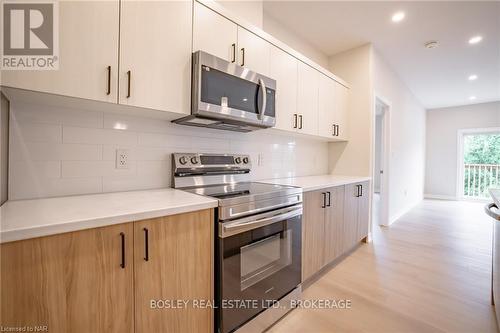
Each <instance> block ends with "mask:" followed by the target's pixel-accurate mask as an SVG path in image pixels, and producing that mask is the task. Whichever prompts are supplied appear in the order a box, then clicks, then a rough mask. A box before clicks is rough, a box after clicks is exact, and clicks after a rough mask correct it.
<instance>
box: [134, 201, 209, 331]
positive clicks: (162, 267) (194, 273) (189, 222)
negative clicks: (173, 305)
mask: <svg viewBox="0 0 500 333" xmlns="http://www.w3.org/2000/svg"><path fill="white" fill-rule="evenodd" d="M213 223H214V222H213V211H212V210H210V209H209V210H203V211H198V212H193V213H186V214H180V215H173V216H168V217H162V218H156V219H151V220H145V221H140V222H136V223H134V264H135V267H134V268H135V320H136V322H135V332H136V333H147V332H211V331H212V325H213V322H212V316H213V315H212V311H211V309H208V308H194V307H193V303H192V302H191V303H189V304H187V305H186V306H185V307H182V308H177V309H155V308H154V307H151V301H152V300H153V301H154V300H185V301H194V300H212V297H213V283H214V280H213Z"/></svg>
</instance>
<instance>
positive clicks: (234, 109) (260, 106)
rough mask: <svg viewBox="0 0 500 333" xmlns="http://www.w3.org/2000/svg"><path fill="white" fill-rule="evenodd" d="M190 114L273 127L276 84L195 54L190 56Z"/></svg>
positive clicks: (243, 70)
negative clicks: (191, 61)
mask: <svg viewBox="0 0 500 333" xmlns="http://www.w3.org/2000/svg"><path fill="white" fill-rule="evenodd" d="M192 82H193V103H192V108H193V109H192V114H194V115H200V116H204V117H209V118H216V119H226V120H232V121H236V122H241V123H247V124H252V125H257V126H262V127H272V126H274V124H275V122H276V120H275V90H276V81H274V80H272V79H270V78H268V77H266V76H264V75H260V74H258V73H255V72H252V71H250V70H248V68H244V67H241V66H238V65H236V64H234V63H230V62H227V61H225V60H223V59H220V58H217V57H215V56H212V55H210V54H208V53H205V52H202V51H198V52H196V53H194V55H193V81H192Z"/></svg>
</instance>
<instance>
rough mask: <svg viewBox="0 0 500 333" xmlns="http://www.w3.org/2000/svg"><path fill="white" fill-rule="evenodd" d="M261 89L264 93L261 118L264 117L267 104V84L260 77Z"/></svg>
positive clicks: (260, 112)
mask: <svg viewBox="0 0 500 333" xmlns="http://www.w3.org/2000/svg"><path fill="white" fill-rule="evenodd" d="M259 91H260V92H261V93H262V105H261V107H260V108H259V119H262V116H263V115H264V112H265V111H266V105H267V96H266V95H267V94H266V84H265V83H264V80H262V79H259Z"/></svg>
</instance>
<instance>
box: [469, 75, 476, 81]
mask: <svg viewBox="0 0 500 333" xmlns="http://www.w3.org/2000/svg"><path fill="white" fill-rule="evenodd" d="M474 80H477V75H476V74H472V75H469V81H474Z"/></svg>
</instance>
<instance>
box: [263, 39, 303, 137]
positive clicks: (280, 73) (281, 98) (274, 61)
mask: <svg viewBox="0 0 500 333" xmlns="http://www.w3.org/2000/svg"><path fill="white" fill-rule="evenodd" d="M270 53H271V59H270V73H269V76H270V77H271V78H273V79H275V80H276V126H275V127H276V128H278V129H282V130H287V131H295V130H296V129H295V128H296V124H295V121H294V115H295V114H296V113H297V66H298V61H297V59H295V58H294V57H292V56H291V55H289V54H288V53H286V52H284V51H282V50H280V49H279V48H277V47H275V46H272V47H271V52H270Z"/></svg>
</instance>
